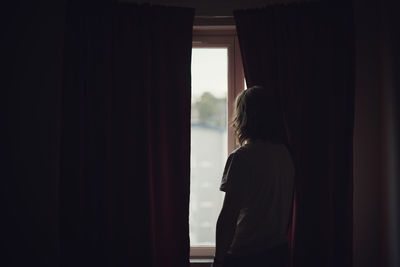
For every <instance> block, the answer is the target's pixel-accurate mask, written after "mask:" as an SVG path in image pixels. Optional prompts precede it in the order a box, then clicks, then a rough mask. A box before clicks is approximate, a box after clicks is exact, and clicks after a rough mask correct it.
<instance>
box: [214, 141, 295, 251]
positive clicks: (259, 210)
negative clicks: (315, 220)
mask: <svg viewBox="0 0 400 267" xmlns="http://www.w3.org/2000/svg"><path fill="white" fill-rule="evenodd" d="M293 189H294V166H293V162H292V159H291V156H290V153H289V151H288V150H287V148H286V146H285V145H283V144H272V143H267V142H264V141H255V142H253V143H249V144H246V145H244V146H242V147H240V148H238V149H236V150H235V151H233V152H232V153H231V154H230V155H229V158H228V160H227V162H226V165H225V169H224V174H223V177H222V182H221V186H220V190H221V191H225V192H228V191H231V190H232V191H236V193H237V194H240V196H241V199H242V204H241V209H240V213H239V217H238V220H237V226H236V232H235V235H234V239H233V242H232V245H231V248H230V250H229V253H230V254H232V255H246V254H250V253H253V252H257V251H262V250H267V249H270V248H272V247H275V246H278V245H280V244H282V243H285V242H287V227H288V223H289V216H290V214H291V208H292V199H293Z"/></svg>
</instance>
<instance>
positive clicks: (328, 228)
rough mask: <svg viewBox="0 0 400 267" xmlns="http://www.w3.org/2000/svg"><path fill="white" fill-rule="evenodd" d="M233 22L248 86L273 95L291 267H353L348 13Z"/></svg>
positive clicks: (342, 8) (240, 17)
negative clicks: (285, 145) (286, 163)
mask: <svg viewBox="0 0 400 267" xmlns="http://www.w3.org/2000/svg"><path fill="white" fill-rule="evenodd" d="M327 2H328V1H327ZM339 2H340V1H339ZM234 15H235V20H236V25H237V32H238V37H239V43H240V48H241V52H242V57H243V64H244V70H245V75H246V80H247V85H248V86H252V85H257V84H259V85H263V86H265V87H266V88H268V89H270V90H273V91H274V92H275V95H276V99H277V101H279V103H280V104H281V107H282V111H283V114H284V119H285V123H286V126H287V132H288V142H289V145H290V148H291V150H292V152H293V156H294V160H295V165H296V202H295V215H296V216H295V218H294V221H293V228H292V229H291V230H292V232H291V240H290V241H291V244H292V249H293V250H292V252H293V256H294V257H293V266H296V267H297V266H307V267H310V266H316V267H317V266H318V267H321V266H335V267H336V266H343V267H345V266H352V227H353V225H352V205H353V204H352V185H353V180H352V179H353V178H352V138H353V113H354V111H353V110H354V48H353V45H354V44H353V43H354V42H353V23H352V11H351V7H350V6H348V5H347V4H343V3H341V2H340V3H336V4H331V3H319V2H318V3H294V4H289V5H276V6H268V7H265V8H260V9H253V10H239V11H236V12H235V13H234ZM293 231H294V232H293Z"/></svg>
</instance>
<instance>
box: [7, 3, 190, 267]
mask: <svg viewBox="0 0 400 267" xmlns="http://www.w3.org/2000/svg"><path fill="white" fill-rule="evenodd" d="M12 10H13V12H14V13H13V14H12V15H11V16H10V19H11V21H12V22H13V25H12V28H10V31H9V32H8V33H7V37H8V36H10V37H12V39H10V40H9V47H10V48H12V50H10V53H11V54H10V55H9V56H8V58H7V60H8V62H7V63H10V66H11V68H10V76H9V79H8V81H9V87H8V89H9V90H8V95H7V102H8V106H7V113H6V119H7V120H6V122H7V130H8V131H7V133H8V134H7V140H6V141H5V142H4V144H5V146H4V147H6V148H7V150H6V155H5V156H6V159H7V160H6V161H5V164H4V166H3V164H2V165H1V167H2V169H1V174H2V180H3V177H4V180H3V181H5V183H4V186H3V185H2V187H1V193H2V196H1V198H2V199H1V200H2V204H5V208H4V209H2V213H3V214H2V220H3V222H5V223H6V226H7V227H6V228H2V229H1V233H4V235H2V238H1V239H2V240H1V245H2V247H4V250H2V251H3V252H2V253H1V255H3V253H5V254H4V255H5V257H3V256H1V257H0V258H1V259H0V265H2V266H52V267H53V266H74V267H76V266H85V267H86V266H154V267H159V266H163V267H164V266H171V267H172V266H174V267H175V266H189V227H188V211H189V188H190V186H189V183H190V94H191V89H190V86H191V82H190V79H191V77H190V76H191V73H190V64H191V48H192V25H193V16H194V10H193V9H187V8H173V7H161V6H150V5H137V4H112V3H111V1H109V2H107V1H90V3H89V1H83V2H82V1H67V2H66V3H62V4H61V3H60V4H53V5H51V4H50V5H49V6H46V5H43V4H30V5H28V6H26V7H25V6H24V5H23V4H22V2H21V3H18V4H16V5H15V6H14V7H13V9H12ZM49 14H51V15H49ZM16 30H18V32H15V31H16ZM7 44H8V43H7ZM16 45H17V46H16ZM2 141H3V140H2ZM2 144H3V143H2ZM2 151H3V150H2ZM1 154H2V155H3V153H1ZM3 174H4V175H3ZM3 237H4V238H3Z"/></svg>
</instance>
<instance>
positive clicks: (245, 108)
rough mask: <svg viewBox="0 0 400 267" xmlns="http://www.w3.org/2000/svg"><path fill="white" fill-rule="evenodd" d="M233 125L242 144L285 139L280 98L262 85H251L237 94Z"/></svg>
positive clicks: (278, 141)
mask: <svg viewBox="0 0 400 267" xmlns="http://www.w3.org/2000/svg"><path fill="white" fill-rule="evenodd" d="M232 126H233V128H234V129H235V135H236V138H237V141H238V143H239V144H240V145H243V144H244V143H245V142H246V141H250V140H256V139H261V140H264V141H268V142H272V143H284V141H285V128H284V124H283V118H282V115H281V112H280V109H279V104H278V100H277V99H274V97H273V94H272V92H271V91H269V90H267V89H265V88H264V87H261V86H253V87H250V88H248V89H247V90H244V91H243V92H241V93H240V94H239V95H238V96H237V98H236V102H235V112H234V116H233V120H232Z"/></svg>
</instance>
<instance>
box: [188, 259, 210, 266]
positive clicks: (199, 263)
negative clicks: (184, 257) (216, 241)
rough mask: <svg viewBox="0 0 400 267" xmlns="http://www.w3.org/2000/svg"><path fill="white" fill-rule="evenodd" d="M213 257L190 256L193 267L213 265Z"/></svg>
mask: <svg viewBox="0 0 400 267" xmlns="http://www.w3.org/2000/svg"><path fill="white" fill-rule="evenodd" d="M212 263H213V258H205V257H202V258H190V266H191V267H211V265H212Z"/></svg>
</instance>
